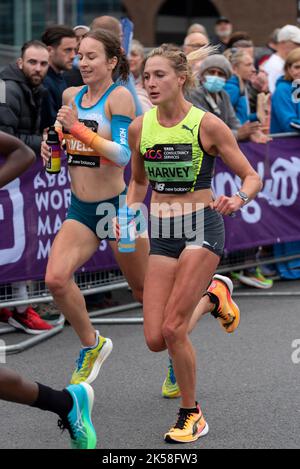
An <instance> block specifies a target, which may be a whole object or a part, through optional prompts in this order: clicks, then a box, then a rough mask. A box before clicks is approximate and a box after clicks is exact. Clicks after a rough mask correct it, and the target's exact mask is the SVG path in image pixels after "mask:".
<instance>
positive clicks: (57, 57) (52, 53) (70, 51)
mask: <svg viewBox="0 0 300 469" xmlns="http://www.w3.org/2000/svg"><path fill="white" fill-rule="evenodd" d="M42 41H43V43H44V44H46V46H47V47H48V51H49V70H48V73H47V76H46V78H45V82H44V85H45V87H46V88H47V91H48V94H47V95H46V96H45V98H44V100H43V105H42V118H41V130H43V129H45V128H47V127H49V126H50V125H53V124H54V122H55V119H56V115H57V112H58V110H59V109H60V108H61V106H62V94H63V92H64V90H65V89H66V88H67V82H66V80H65V78H64V76H63V72H64V71H66V70H71V69H72V66H73V60H74V58H75V56H76V54H77V40H76V35H75V32H74V31H73V29H72V28H68V27H67V26H62V25H54V26H50V27H49V28H47V29H46V31H45V32H44V34H43V35H42Z"/></svg>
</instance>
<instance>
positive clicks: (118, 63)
mask: <svg viewBox="0 0 300 469" xmlns="http://www.w3.org/2000/svg"><path fill="white" fill-rule="evenodd" d="M79 64H80V71H81V74H82V77H83V80H84V83H85V86H83V87H73V88H68V89H67V90H66V91H65V92H64V94H63V104H64V105H63V107H62V108H61V109H60V111H59V113H58V115H57V121H58V123H60V124H61V126H63V137H64V138H65V141H66V146H67V155H68V165H69V172H70V176H71V189H72V197H71V205H70V208H69V211H68V215H67V219H66V221H65V222H64V223H63V225H62V228H61V230H60V231H59V233H58V234H57V236H56V238H55V240H54V243H53V246H52V249H51V254H50V258H49V262H48V266H47V272H46V284H47V285H48V287H49V289H50V291H51V293H52V295H53V297H54V300H55V303H56V304H57V305H58V307H59V309H60V310H61V311H62V312H63V314H64V315H65V317H66V318H67V319H68V321H69V322H70V323H71V325H72V327H73V328H74V329H75V331H76V333H77V334H78V336H79V338H80V341H81V344H82V349H81V351H80V356H79V359H78V361H77V367H76V369H75V371H74V373H73V376H72V380H71V383H72V384H77V383H80V382H88V383H91V382H92V381H94V380H95V379H96V377H97V375H98V372H99V369H100V366H101V365H102V363H103V361H104V360H105V359H106V358H107V356H108V355H109V353H110V352H111V349H112V343H111V341H110V339H107V338H104V337H102V336H101V335H99V333H98V331H95V329H94V328H93V326H92V324H91V322H90V319H89V316H88V312H87V310H86V305H85V301H84V298H83V296H82V294H81V292H80V290H79V288H78V286H77V285H76V283H75V282H74V280H73V274H74V272H76V270H77V269H78V268H79V267H80V266H82V265H83V264H84V263H85V262H87V261H88V260H89V259H90V258H91V257H92V255H93V254H94V253H95V252H96V251H97V249H98V248H99V244H100V240H101V239H108V241H109V244H110V246H111V248H112V250H113V253H114V256H115V258H116V260H117V262H118V264H119V266H120V268H121V270H122V272H123V274H124V275H125V277H126V279H127V280H128V283H129V285H130V286H131V287H132V290H133V294H134V296H135V298H136V299H137V300H139V301H142V292H143V279H144V276H145V270H146V262H145V259H147V256H148V253H149V241H148V239H142V238H140V239H138V240H137V243H136V251H135V252H133V253H120V252H118V248H117V242H116V240H115V239H114V235H113V230H112V226H111V223H109V226H108V228H109V232H108V233H107V226H104V227H102V228H105V230H104V232H103V229H101V227H100V228H99V224H98V223H99V222H101V219H102V220H103V219H104V218H105V217H106V214H105V213H103V214H102V215H96V211H97V209H98V207H100V208H101V206H102V207H103V206H104V204H105V205H106V206H108V205H107V204H109V206H110V207H111V208H112V209H113V210H115V211H116V212H117V210H118V208H119V203H120V200H121V199H122V197H121V199H120V198H119V196H123V201H125V195H126V185H125V182H124V168H125V166H126V165H127V163H128V161H129V159H130V150H129V147H128V126H129V124H130V123H131V121H132V119H133V118H134V116H135V108H134V102H133V99H132V97H131V94H130V93H129V91H128V90H127V89H126V88H124V87H122V86H118V85H116V84H114V82H113V79H112V74H113V71H114V69H115V68H116V67H118V69H119V72H120V74H121V76H122V79H124V80H126V78H127V77H128V74H129V67H128V62H127V60H126V57H125V55H124V53H123V51H122V49H121V46H120V42H119V40H118V38H116V37H115V36H114V35H113V34H111V33H109V32H108V31H104V30H96V31H94V32H90V33H88V34H87V35H86V36H85V37H84V38H83V40H82V42H81V44H80V48H79ZM58 130H59V129H58ZM60 131H61V129H60ZM42 156H43V158H44V160H45V161H47V160H48V158H49V156H50V153H49V149H48V147H47V145H46V143H45V142H43V144H42ZM99 204H100V206H99ZM102 204H103V205H102ZM103 217H104V218H103ZM112 218H113V216H112V217H111V219H112ZM110 221H111V220H110Z"/></svg>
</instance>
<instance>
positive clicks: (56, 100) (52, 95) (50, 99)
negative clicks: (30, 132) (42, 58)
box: [40, 66, 68, 131]
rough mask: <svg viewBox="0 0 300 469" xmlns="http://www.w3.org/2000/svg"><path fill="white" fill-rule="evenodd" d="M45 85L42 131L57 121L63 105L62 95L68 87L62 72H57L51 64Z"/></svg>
mask: <svg viewBox="0 0 300 469" xmlns="http://www.w3.org/2000/svg"><path fill="white" fill-rule="evenodd" d="M43 85H44V87H45V88H46V90H47V93H46V94H45V97H44V99H43V103H42V113H41V124H40V127H41V131H42V130H43V129H45V128H46V127H50V125H53V124H54V122H55V121H56V116H57V113H58V111H59V109H60V108H61V106H62V95H63V92H64V91H65V89H66V88H67V87H68V86H67V82H66V80H65V79H64V75H63V74H62V73H56V72H55V71H54V70H53V68H52V67H51V66H50V67H49V69H48V73H47V75H46V77H45V80H44V83H43Z"/></svg>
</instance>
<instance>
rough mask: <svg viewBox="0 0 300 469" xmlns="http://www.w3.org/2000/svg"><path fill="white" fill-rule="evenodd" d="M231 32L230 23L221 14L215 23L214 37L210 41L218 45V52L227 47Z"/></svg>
mask: <svg viewBox="0 0 300 469" xmlns="http://www.w3.org/2000/svg"><path fill="white" fill-rule="evenodd" d="M231 34H232V24H231V21H230V20H229V19H228V18H225V16H221V17H220V18H218V19H217V21H216V23H215V38H214V39H213V41H212V44H213V45H216V46H219V52H220V53H221V54H223V52H224V51H225V50H226V49H227V44H228V42H229V40H230V36H231Z"/></svg>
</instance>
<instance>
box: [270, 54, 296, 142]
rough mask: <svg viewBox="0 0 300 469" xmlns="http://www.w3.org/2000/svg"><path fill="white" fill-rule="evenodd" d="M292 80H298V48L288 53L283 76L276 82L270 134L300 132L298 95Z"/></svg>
mask: <svg viewBox="0 0 300 469" xmlns="http://www.w3.org/2000/svg"><path fill="white" fill-rule="evenodd" d="M294 80H300V47H298V48H297V49H295V50H293V51H292V52H290V53H289V55H288V56H287V59H286V62H285V65H284V76H282V77H281V78H279V80H277V84H276V89H275V92H274V94H273V96H272V113H271V132H272V133H280V132H293V131H295V130H300V95H299V88H298V89H297V87H296V86H295V85H294ZM298 83H299V82H298Z"/></svg>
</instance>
